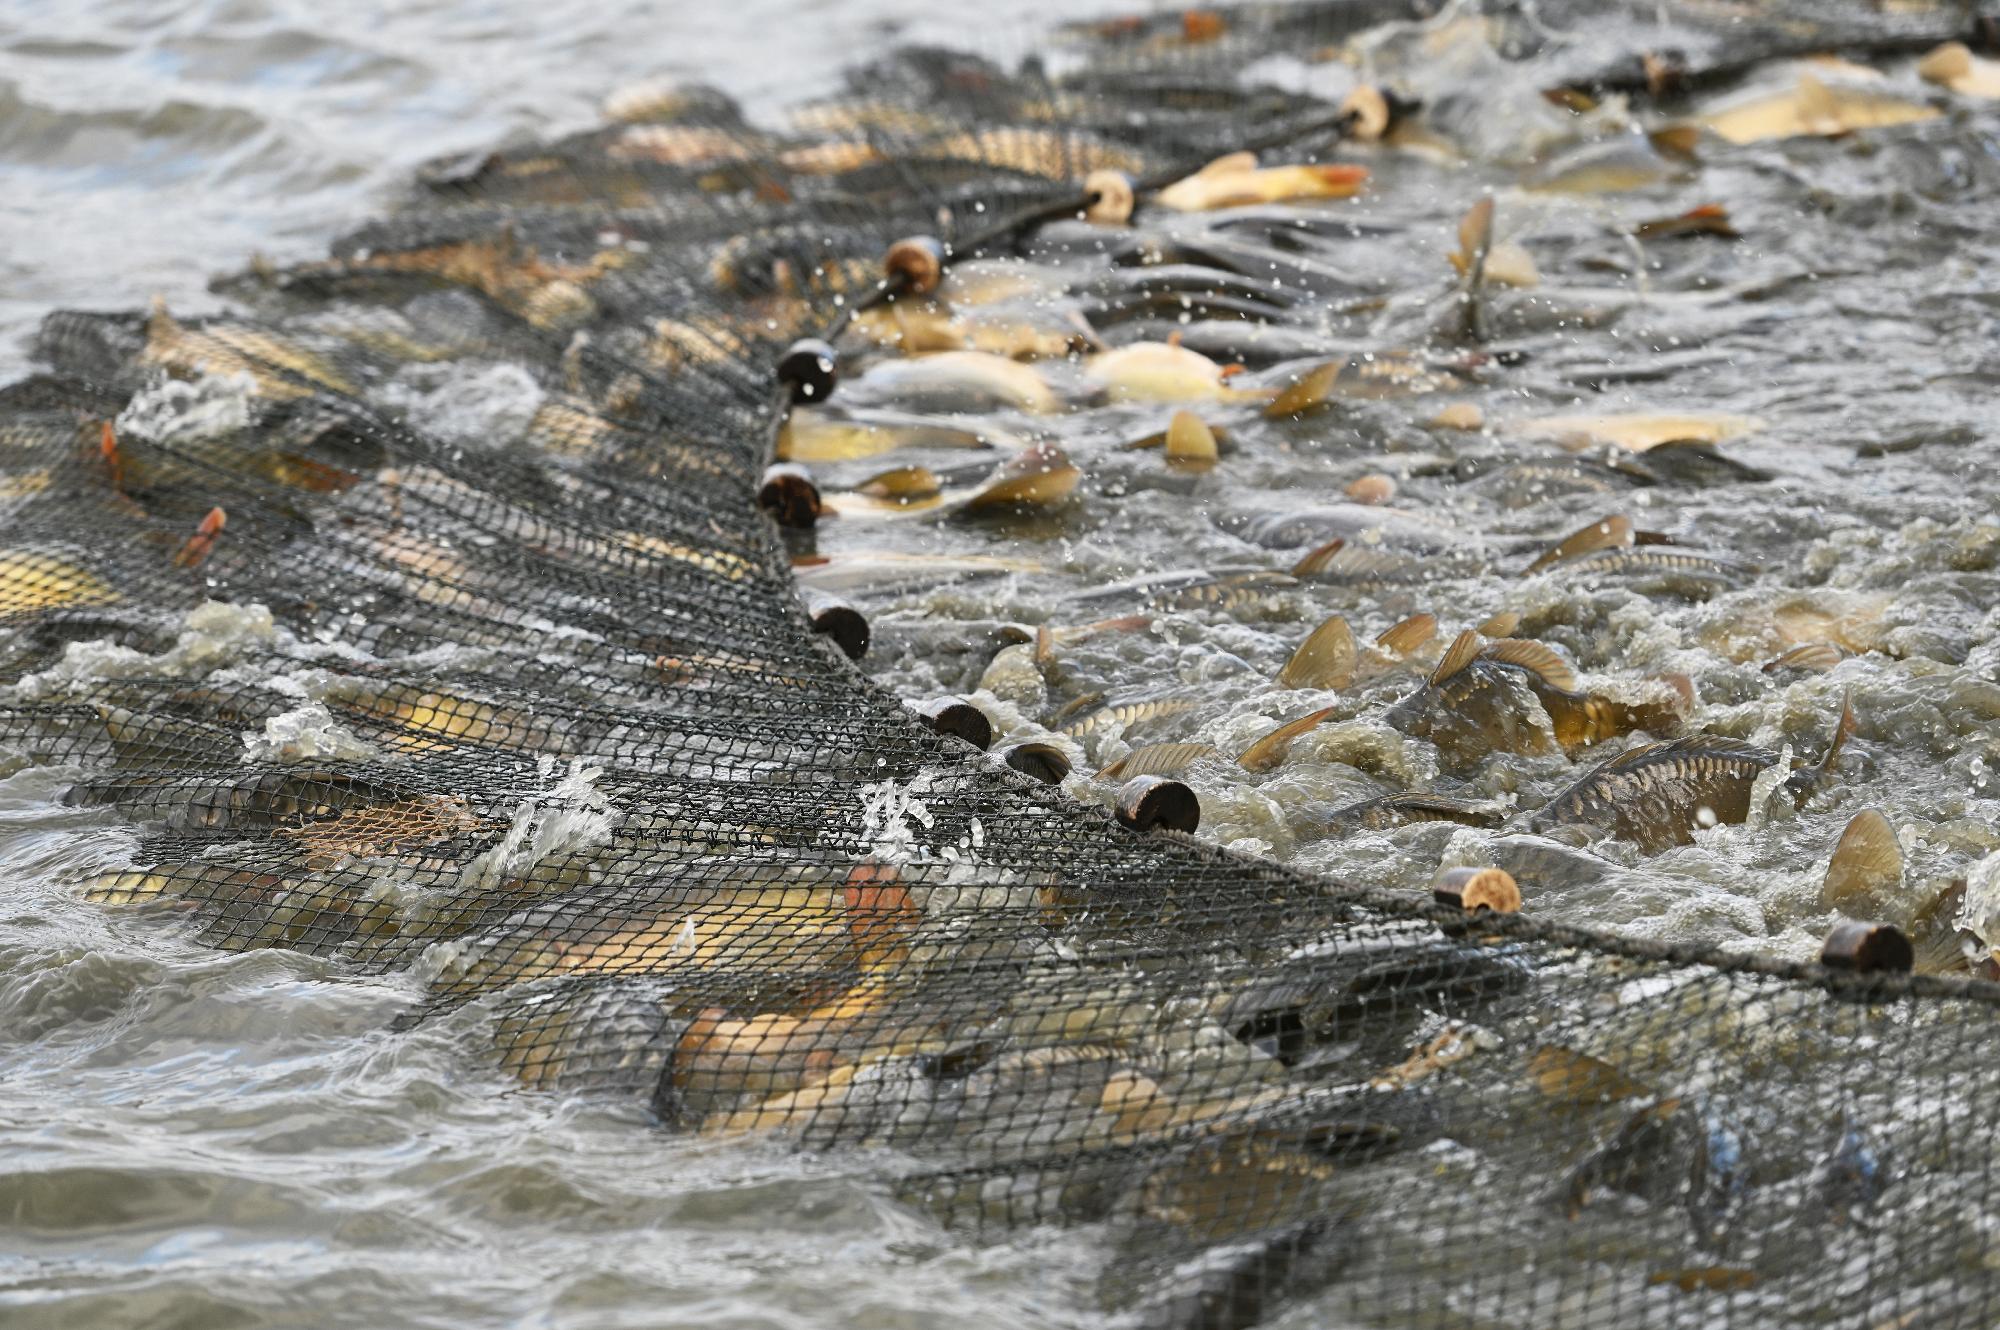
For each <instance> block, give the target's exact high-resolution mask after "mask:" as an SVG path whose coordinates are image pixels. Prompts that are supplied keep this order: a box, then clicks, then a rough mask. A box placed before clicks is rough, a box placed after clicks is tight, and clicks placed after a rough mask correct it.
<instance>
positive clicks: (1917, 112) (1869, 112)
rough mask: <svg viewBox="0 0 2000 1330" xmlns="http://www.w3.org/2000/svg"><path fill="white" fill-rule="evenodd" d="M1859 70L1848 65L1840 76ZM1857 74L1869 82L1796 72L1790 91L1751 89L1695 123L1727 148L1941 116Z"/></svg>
mask: <svg viewBox="0 0 2000 1330" xmlns="http://www.w3.org/2000/svg"><path fill="white" fill-rule="evenodd" d="M1857 69H1858V67H1856V66H1847V67H1845V71H1843V72H1851V71H1855V70H1857ZM1860 72H1861V73H1863V74H1865V75H1868V76H1870V77H1863V78H1856V77H1851V76H1850V77H1843V78H1831V81H1829V78H1830V77H1831V71H1829V70H1828V69H1827V67H1826V66H1825V65H1816V66H1814V67H1813V68H1812V69H1804V70H1801V71H1799V72H1798V74H1797V76H1796V82H1795V83H1794V84H1793V86H1791V87H1789V88H1784V87H1779V88H1764V89H1752V90H1750V91H1748V92H1745V93H1741V94H1738V95H1736V96H1732V97H1730V98H1728V99H1726V100H1725V101H1723V102H1721V103H1719V104H1716V105H1713V106H1711V107H1709V108H1708V109H1707V110H1705V111H1703V112H1702V113H1701V114H1700V115H1699V116H1698V117H1697V123H1699V124H1700V125H1701V126H1702V127H1704V128H1706V129H1708V130H1710V131H1711V132H1713V133H1715V134H1716V135H1718V136H1720V137H1721V138H1724V139H1727V140H1728V141H1729V142H1731V143H1736V144H1745V143H1762V142H1765V141H1767V140H1771V139H1788V138H1800V137H1807V136H1811V137H1818V138H1838V137H1839V136H1841V135H1843V134H1851V133H1854V132H1855V131H1857V130H1864V129H1883V128H1889V127H1892V126H1896V125H1907V124H1913V123H1915V122H1917V121H1921V120H1934V119H1936V118H1937V116H1938V115H1939V111H1938V109H1937V108H1936V107H1935V106H1928V105H1925V104H1923V103H1921V102H1913V101H1911V100H1909V99H1907V98H1905V97H1901V96H1898V95H1896V94H1895V93H1892V92H1888V91H1885V90H1883V89H1881V88H1878V87H1875V86H1871V85H1872V84H1874V83H1875V82H1877V81H1878V80H1877V78H1876V77H1874V71H1873V70H1864V71H1860ZM1823 74H1827V75H1829V77H1822V75H1823Z"/></svg>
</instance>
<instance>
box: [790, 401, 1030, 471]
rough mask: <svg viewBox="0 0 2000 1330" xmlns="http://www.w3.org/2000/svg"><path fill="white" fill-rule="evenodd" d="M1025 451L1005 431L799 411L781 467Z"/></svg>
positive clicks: (794, 414) (914, 418) (813, 409)
mask: <svg viewBox="0 0 2000 1330" xmlns="http://www.w3.org/2000/svg"><path fill="white" fill-rule="evenodd" d="M1010 446H1025V445H1021V444H1019V443H1018V442H1017V441H1016V440H1015V439H1014V438H1013V436H1011V435H1009V434H1006V433H1004V432H1002V431H999V430H994V429H987V428H979V429H971V428H959V427H957V426H952V425H943V424H939V423H937V422H936V421H933V420H927V419H924V418H922V417H919V416H898V415H893V414H887V413H866V414H863V413H842V412H837V411H831V410H828V409H826V408H822V407H804V406H795V407H793V408H792V411H791V414H790V415H789V416H788V417H787V418H786V420H785V424H784V426H783V427H782V428H781V429H780V430H779V431H778V450H777V451H778V460H779V461H781V462H843V461H851V460H854V459H857V458H863V457H875V456H878V455H880V454H882V453H887V452H896V451H899V450H904V449H909V450H915V449H926V448H939V449H943V448H948V449H955V450H967V451H977V450H984V449H990V448H996V447H1010Z"/></svg>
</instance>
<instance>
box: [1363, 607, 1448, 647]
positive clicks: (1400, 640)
mask: <svg viewBox="0 0 2000 1330" xmlns="http://www.w3.org/2000/svg"><path fill="white" fill-rule="evenodd" d="M1437 629H1438V621H1437V616H1436V615H1434V614H1412V615H1411V616H1410V617H1409V618H1407V619H1405V620H1403V621H1402V622H1401V623H1399V624H1397V625H1396V626H1395V627H1393V628H1390V629H1388V630H1387V631H1386V632H1384V633H1383V634H1382V635H1381V636H1380V637H1378V638H1376V639H1375V645H1376V646H1378V647H1381V648H1382V649H1383V650H1384V651H1393V652H1395V653H1396V654H1397V655H1399V656H1407V655H1409V654H1410V653H1411V652H1412V651H1415V650H1417V649H1418V648H1419V647H1421V646H1423V644H1424V643H1426V642H1428V641H1430V640H1431V638H1433V637H1435V636H1437Z"/></svg>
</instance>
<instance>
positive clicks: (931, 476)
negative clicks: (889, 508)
mask: <svg viewBox="0 0 2000 1330" xmlns="http://www.w3.org/2000/svg"><path fill="white" fill-rule="evenodd" d="M941 488H942V486H941V485H940V483H939V481H938V478H937V475H936V473H934V472H933V471H932V470H931V469H930V468H929V467H927V466H898V467H891V468H890V469H889V470H887V471H880V472H877V473H876V474H874V475H872V476H870V477H868V479H866V480H864V481H862V482H861V483H860V484H859V485H856V486H855V487H854V492H855V493H856V494H866V495H867V496H868V497H869V498H871V499H894V500H896V501H898V502H902V503H907V502H909V501H910V500H912V499H921V498H929V497H931V496H934V495H935V494H937V492H938V491H939V489H941Z"/></svg>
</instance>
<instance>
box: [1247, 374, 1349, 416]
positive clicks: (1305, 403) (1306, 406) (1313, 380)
mask: <svg viewBox="0 0 2000 1330" xmlns="http://www.w3.org/2000/svg"><path fill="white" fill-rule="evenodd" d="M1346 368H1347V362H1346V361H1345V360H1329V361H1327V362H1326V363H1325V364H1324V365H1321V366H1319V367H1318V368H1316V369H1312V370H1309V371H1307V372H1306V373H1305V374H1303V375H1301V376H1299V379H1298V381H1297V382H1295V383H1293V384H1292V385H1290V386H1289V387H1287V388H1286V389H1285V390H1284V391H1283V392H1281V393H1279V394H1278V395H1277V396H1276V397H1275V398H1273V399H1272V400H1271V404H1270V405H1269V406H1267V407H1265V408H1264V414H1265V415H1267V416H1271V417H1273V418H1282V417H1284V416H1297V415H1303V414H1304V413H1305V412H1307V411H1311V410H1312V409H1313V408H1315V407H1319V406H1324V405H1325V404H1326V399H1327V397H1328V396H1329V395H1330V394H1331V393H1332V392H1333V385H1334V384H1336V383H1338V382H1339V381H1340V375H1341V373H1342V371H1344V370H1345V369H1346Z"/></svg>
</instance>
